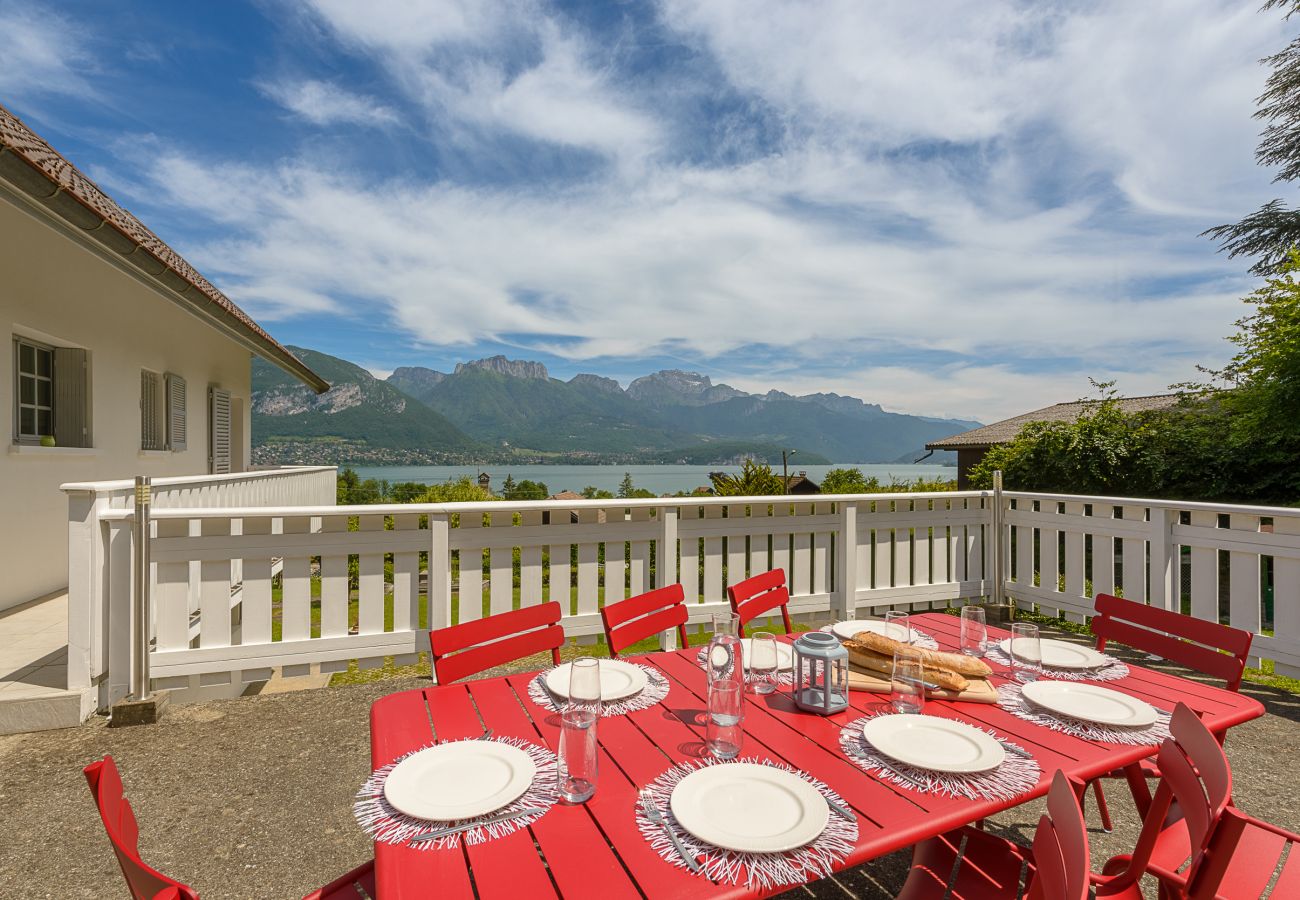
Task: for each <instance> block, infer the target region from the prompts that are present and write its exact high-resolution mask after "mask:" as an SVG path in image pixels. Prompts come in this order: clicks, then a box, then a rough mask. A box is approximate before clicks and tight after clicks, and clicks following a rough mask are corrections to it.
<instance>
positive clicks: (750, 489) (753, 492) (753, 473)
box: [709, 459, 785, 497]
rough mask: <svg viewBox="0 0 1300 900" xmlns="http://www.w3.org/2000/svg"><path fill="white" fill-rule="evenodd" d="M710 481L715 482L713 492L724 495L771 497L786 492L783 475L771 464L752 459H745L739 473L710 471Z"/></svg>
mask: <svg viewBox="0 0 1300 900" xmlns="http://www.w3.org/2000/svg"><path fill="white" fill-rule="evenodd" d="M709 481H711V482H713V492H714V493H715V494H718V495H719V496H722V497H769V496H774V495H777V494H783V493H785V488H784V485H782V484H781V476H780V475H777V474H775V473H774V472H773V471H772V467H771V466H769V465H762V464H759V463H756V462H754V460H752V459H747V460H745V464H744V466H742V467H741V470H740V474H739V475H731V474H728V473H726V472H710V473H709Z"/></svg>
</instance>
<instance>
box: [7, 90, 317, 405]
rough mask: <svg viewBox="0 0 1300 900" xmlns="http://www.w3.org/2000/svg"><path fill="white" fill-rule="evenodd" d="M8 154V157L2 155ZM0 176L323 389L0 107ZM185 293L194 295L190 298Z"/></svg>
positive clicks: (314, 377) (249, 320)
mask: <svg viewBox="0 0 1300 900" xmlns="http://www.w3.org/2000/svg"><path fill="white" fill-rule="evenodd" d="M10 154H12V157H13V158H14V159H13V160H6V159H5V157H6V156H9V155H10ZM15 160H20V161H21V163H16V162H15ZM0 179H3V180H4V181H7V182H8V183H10V184H11V185H13V186H14V187H16V188H17V189H19V190H20V191H22V192H23V193H25V194H27V195H28V196H30V197H33V198H34V199H36V200H37V201H39V202H40V203H42V204H43V205H45V206H46V207H47V208H48V209H49V210H50V211H51V212H52V213H54V214H55V215H57V216H59V217H60V218H62V219H64V220H65V221H67V222H69V223H71V224H72V225H74V226H76V227H77V228H78V229H79V230H81V231H83V232H86V233H87V234H88V236H90V237H91V238H92V239H95V240H98V241H99V242H100V243H101V244H103V245H104V246H106V247H107V248H109V249H111V250H113V251H115V252H116V253H117V254H118V255H120V256H121V257H123V258H124V259H125V260H126V261H127V262H130V263H132V264H134V265H135V266H136V267H137V268H139V269H141V270H143V271H145V272H146V273H147V274H149V275H151V276H153V277H154V278H156V279H157V280H159V281H161V282H162V283H163V285H164V286H166V287H167V288H169V289H170V290H171V291H172V292H174V293H176V294H180V295H182V297H183V298H184V299H185V300H189V301H190V302H191V303H192V304H193V305H195V306H197V307H199V312H201V313H204V314H206V315H208V316H209V317H210V318H216V319H219V320H222V321H223V322H224V323H225V324H226V325H227V326H228V327H230V328H232V329H234V330H235V331H237V332H239V333H241V334H242V335H243V336H244V338H245V339H247V340H248V341H249V343H250V344H252V345H253V346H254V347H256V348H257V352H258V354H259V355H261V356H263V357H265V358H266V359H267V360H268V361H269V362H272V363H275V364H276V365H279V366H281V367H282V368H284V369H285V370H286V371H288V372H289V373H290V374H292V375H295V376H296V377H298V378H300V379H302V380H303V381H304V382H306V383H307V384H309V385H311V386H312V387H313V388H315V389H316V390H318V391H325V390H328V389H329V384H328V383H326V382H325V380H324V379H322V378H321V377H320V376H319V375H317V374H316V373H315V372H313V371H312V370H311V369H309V368H308V367H307V366H306V365H304V364H303V363H302V361H301V360H299V359H298V358H297V357H296V356H294V355H293V354H292V353H290V352H289V350H288V349H286V348H285V347H284V346H283V345H282V344H280V342H279V341H277V340H276V339H275V338H273V337H271V335H269V334H268V333H267V332H266V330H265V329H263V328H262V326H260V325H258V324H257V323H256V322H254V321H253V320H252V318H250V317H249V315H248V314H247V313H245V312H244V311H243V310H242V309H240V308H239V307H238V306H236V305H235V303H234V301H232V300H231V299H230V298H229V297H227V296H226V295H225V294H223V293H222V292H221V291H219V290H217V288H216V287H214V286H213V284H212V283H211V282H210V281H208V280H207V279H206V278H204V277H203V276H202V275H200V274H199V272H198V270H197V269H195V268H194V267H193V266H191V265H190V264H189V263H188V262H186V261H185V260H184V259H183V258H182V257H181V255H180V254H179V253H177V252H176V251H175V250H173V249H172V248H171V247H169V246H167V244H166V243H165V242H164V241H163V240H162V239H161V238H160V237H158V235H156V234H154V233H153V232H152V231H150V230H149V229H148V228H146V227H145V226H144V223H142V222H141V221H140V220H139V219H137V218H136V217H135V216H133V215H132V214H131V213H129V212H128V211H127V210H125V209H123V208H122V207H121V206H119V205H118V203H117V201H115V200H114V199H113V198H112V197H110V196H108V194H106V193H104V192H103V191H102V190H100V188H99V186H98V185H97V184H95V182H93V181H91V180H90V179H89V178H88V177H86V175H85V173H84V172H82V171H81V170H80V169H78V168H77V167H76V166H74V165H73V164H72V163H71V162H69V161H68V160H67V159H66V158H65V157H64V156H62V155H61V154H60V153H59V152H58V151H56V150H55V149H54V148H53V147H51V146H50V145H49V144H48V143H47V142H46V141H45V140H44V139H43V138H42V137H41V136H40V135H38V134H36V132H34V131H32V130H31V129H30V128H28V127H27V125H25V124H24V123H23V122H22V120H20V119H19V118H18V117H17V116H15V115H14V114H13V113H11V112H10V111H9V110H7V109H6V108H5V107H4V106H0ZM67 198H71V201H72V202H70V201H69V200H68V199H67ZM104 226H109V228H105V227H104ZM110 229H111V230H110ZM114 232H116V234H114ZM191 290H196V291H197V294H198V295H199V296H193V295H191V294H190V291H191ZM213 307H215V308H213Z"/></svg>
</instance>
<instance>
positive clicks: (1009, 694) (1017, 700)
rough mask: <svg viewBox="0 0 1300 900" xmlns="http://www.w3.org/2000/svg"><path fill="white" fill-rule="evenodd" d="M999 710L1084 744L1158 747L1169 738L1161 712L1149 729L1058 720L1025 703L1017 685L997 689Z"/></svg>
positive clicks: (1064, 718)
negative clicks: (1097, 743) (1102, 742)
mask: <svg viewBox="0 0 1300 900" xmlns="http://www.w3.org/2000/svg"><path fill="white" fill-rule="evenodd" d="M998 706H1000V707H1002V708H1003V709H1005V710H1006V711H1007V712H1009V713H1011V714H1012V715H1014V716H1016V717H1017V718H1021V719H1024V720H1025V721H1026V722H1033V723H1034V724H1035V725H1042V726H1043V727H1044V728H1050V729H1052V730H1053V731H1059V732H1061V733H1062V734H1068V735H1070V736H1071V737H1077V738H1083V739H1084V740H1085V741H1106V742H1107V743H1111V744H1132V745H1135V746H1136V745H1142V744H1150V745H1152V746H1156V745H1159V744H1162V743H1164V740H1165V738H1167V737H1169V713H1167V712H1165V711H1164V710H1162V709H1157V710H1156V713H1157V714H1158V716H1159V718H1157V719H1156V722H1155V724H1154V725H1150V726H1148V727H1146V728H1120V727H1118V726H1114V725H1101V724H1099V723H1096V722H1084V721H1082V720H1080V719H1071V718H1068V717H1066V716H1058V715H1057V714H1056V713H1054V712H1049V711H1048V710H1045V709H1043V708H1042V707H1040V706H1036V705H1034V704H1033V703H1031V702H1030V701H1029V700H1027V699H1025V696H1024V694H1023V693H1022V692H1021V687H1020V685H1018V684H1014V683H1008V684H1004V685H1002V687H1000V688H998Z"/></svg>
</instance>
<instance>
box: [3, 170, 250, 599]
mask: <svg viewBox="0 0 1300 900" xmlns="http://www.w3.org/2000/svg"><path fill="white" fill-rule="evenodd" d="M14 335H18V336H26V337H29V338H34V339H37V340H40V341H43V342H45V343H50V344H56V345H64V346H74V347H82V348H84V349H85V350H86V351H88V366H89V379H88V381H89V398H90V399H89V403H90V429H91V442H92V444H93V447H92V449H90V450H71V449H65V448H53V449H51V448H33V447H22V448H21V451H20V452H15V450H16V449H17V448H15V445H14V431H15V424H14V368H15V362H14V358H13V349H14V348H13V336H14ZM141 369H150V370H153V371H155V372H159V373H166V372H173V373H175V374H178V375H180V376H182V377H183V378H185V380H186V383H187V385H186V386H187V402H186V406H187V411H188V427H189V437H188V449H186V450H184V451H181V452H175V453H173V452H168V451H152V452H148V453H146V452H142V451H141V450H140V430H141V422H140V415H141V414H140V402H139V401H140V371H141ZM250 380H251V368H250V354H249V351H248V350H247V349H245V348H243V347H241V346H240V345H239V344H237V343H235V342H234V341H233V340H231V339H230V338H228V337H226V336H224V335H222V334H221V333H220V332H218V331H217V330H216V329H215V328H213V327H211V326H209V325H207V324H206V323H204V322H203V321H202V320H200V319H199V318H197V317H196V316H195V315H193V314H191V313H189V312H186V311H185V310H183V309H182V308H181V307H180V306H178V305H177V304H175V303H173V302H171V301H170V300H168V299H166V298H165V297H164V296H163V295H162V294H160V293H159V292H157V291H155V290H154V289H152V288H150V287H148V286H147V285H144V284H142V283H140V282H139V281H137V280H136V279H134V278H133V277H131V276H130V275H127V274H126V273H124V272H122V271H121V270H119V269H118V268H117V267H116V266H114V265H113V264H111V263H110V262H108V261H106V260H104V259H101V258H100V257H98V256H96V255H95V254H94V253H92V252H91V251H90V250H88V249H86V248H84V247H83V246H81V245H80V244H79V243H78V242H76V240H75V239H74V238H72V237H69V236H66V235H64V234H63V233H61V232H59V231H57V230H55V228H53V227H51V226H49V225H47V224H45V223H44V222H42V221H41V220H39V219H38V218H35V217H33V215H32V214H30V213H29V212H27V211H26V210H25V209H22V208H20V207H18V206H17V205H15V203H14V202H12V201H10V200H9V199H8V198H6V197H4V196H3V195H0V402H2V403H3V404H4V408H3V415H2V416H0V421H2V422H3V424H2V425H0V435H3V445H4V446H3V447H0V610H4V609H7V608H9V607H11V606H15V605H17V604H20V603H23V602H26V601H28V600H31V599H33V598H36V597H40V596H43V595H45V594H47V593H50V592H52V591H57V590H59V589H61V588H63V587H65V586H66V585H67V583H68V571H67V566H68V563H67V553H68V548H67V542H68V524H67V516H68V504H67V499H66V497H65V496H64V495H63V493H62V492H61V491H60V490H59V485H61V484H63V483H65V482H69V481H101V480H114V479H123V478H131V477H133V476H135V475H152V476H155V477H163V476H172V475H201V474H205V473H206V472H207V471H208V421H207V420H208V411H207V407H208V399H207V392H208V387H209V386H217V387H222V388H225V389H227V390H229V391H230V392H231V394H232V396H233V397H234V398H235V399H237V400H238V403H237V404H236V405H235V407H234V408H236V409H238V410H239V411H240V415H241V418H242V420H243V421H242V422H241V423H237V424H236V425H235V427H234V428H233V429H232V432H233V434H234V435H237V436H238V440H239V441H240V443H241V444H242V446H238V447H235V448H233V452H232V455H233V459H232V462H233V467H234V468H235V469H242V468H245V467H246V464H247V460H248V458H249V448H248V437H249V433H250V429H249V427H248V410H249V407H250V404H249V402H248V401H249V393H250Z"/></svg>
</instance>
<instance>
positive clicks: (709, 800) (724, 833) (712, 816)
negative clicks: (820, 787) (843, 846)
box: [669, 763, 831, 853]
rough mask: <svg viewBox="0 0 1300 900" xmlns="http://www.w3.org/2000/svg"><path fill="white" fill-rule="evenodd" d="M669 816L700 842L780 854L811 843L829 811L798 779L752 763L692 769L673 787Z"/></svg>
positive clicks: (816, 793)
mask: <svg viewBox="0 0 1300 900" xmlns="http://www.w3.org/2000/svg"><path fill="white" fill-rule="evenodd" d="M669 805H670V807H671V808H672V811H673V815H674V816H676V817H677V821H678V822H679V823H681V826H682V827H683V828H685V829H686V830H687V831H688V832H690V833H691V834H693V835H695V837H697V838H699V839H700V840H702V841H706V842H708V843H710V844H713V845H714V846H715V847H722V848H723V849H724V850H735V851H738V852H740V853H780V852H781V851H783V850H793V849H794V848H795V847H802V846H803V845H804V844H806V843H808V842H809V841H812V840H815V839H816V838H817V836H818V835H820V834H821V833H822V832H823V831H824V830H825V829H826V820H827V818H828V817H829V816H830V812H831V810H830V807H829V806H827V805H826V800H825V798H823V797H822V795H821V794H819V793H818V792H817V789H816V788H815V787H813V786H812V785H811V784H809V783H808V782H806V781H804V780H803V779H802V778H800V777H799V776H798V775H795V774H793V773H791V772H785V771H782V770H781V769H773V768H771V767H770V766H760V765H757V764H755V763H726V764H724V765H718V766H705V767H704V768H702V769H696V770H695V771H694V772H692V773H691V774H689V775H687V776H686V777H685V778H683V779H682V780H681V781H679V782H678V783H677V787H675V788H673V795H672V798H671V799H670V800H669Z"/></svg>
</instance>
